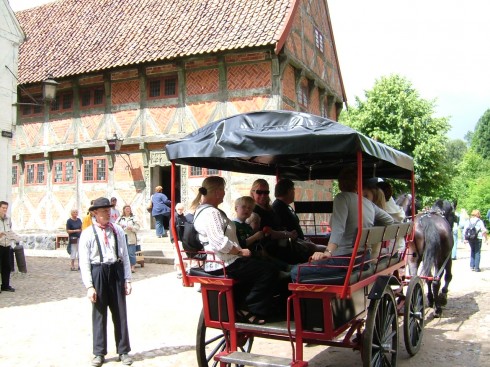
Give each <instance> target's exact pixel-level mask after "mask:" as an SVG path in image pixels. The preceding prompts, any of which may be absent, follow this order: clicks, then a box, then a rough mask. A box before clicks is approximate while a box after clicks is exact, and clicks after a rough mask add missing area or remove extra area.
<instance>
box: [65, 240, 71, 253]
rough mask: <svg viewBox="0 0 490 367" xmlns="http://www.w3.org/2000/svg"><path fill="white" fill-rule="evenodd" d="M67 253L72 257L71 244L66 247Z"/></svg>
mask: <svg viewBox="0 0 490 367" xmlns="http://www.w3.org/2000/svg"><path fill="white" fill-rule="evenodd" d="M66 252H68V255H71V243H69V244H68V246H66Z"/></svg>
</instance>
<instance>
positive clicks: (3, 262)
mask: <svg viewBox="0 0 490 367" xmlns="http://www.w3.org/2000/svg"><path fill="white" fill-rule="evenodd" d="M8 208H9V203H7V202H6V201H0V266H1V267H2V286H1V288H0V289H1V291H2V292H15V289H14V288H13V287H12V286H10V248H11V242H12V240H13V239H14V237H15V238H17V235H16V234H15V233H13V232H12V222H11V221H10V218H9V217H7V210H8Z"/></svg>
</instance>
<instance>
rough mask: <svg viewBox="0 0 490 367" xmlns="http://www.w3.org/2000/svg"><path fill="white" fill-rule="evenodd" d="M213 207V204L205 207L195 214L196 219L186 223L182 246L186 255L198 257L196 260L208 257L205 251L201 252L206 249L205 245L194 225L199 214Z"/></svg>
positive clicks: (193, 257)
mask: <svg viewBox="0 0 490 367" xmlns="http://www.w3.org/2000/svg"><path fill="white" fill-rule="evenodd" d="M212 207H213V206H212V205H209V206H206V207H204V208H203V209H201V210H200V211H199V212H198V213H197V214H196V215H195V217H194V220H193V221H192V222H185V223H184V234H183V235H182V247H183V248H184V251H185V253H186V255H187V256H188V257H189V258H191V259H196V260H205V259H206V256H207V255H206V254H205V253H199V251H204V245H203V244H202V242H201V241H199V234H198V233H197V231H196V228H195V227H194V222H195V221H196V219H197V217H198V216H199V214H201V213H202V212H203V211H204V210H206V209H207V208H212ZM218 210H219V209H218ZM220 211H221V210H220ZM222 213H223V212H222ZM225 231H226V227H225Z"/></svg>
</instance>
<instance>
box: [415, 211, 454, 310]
mask: <svg viewBox="0 0 490 367" xmlns="http://www.w3.org/2000/svg"><path fill="white" fill-rule="evenodd" d="M434 208H435V207H433V209H432V210H430V211H427V212H422V213H419V214H417V215H416V216H415V237H414V242H413V243H412V244H411V246H410V247H411V252H412V254H413V256H411V257H410V259H409V270H410V274H411V275H412V276H414V275H416V274H417V270H418V268H419V265H420V263H421V262H423V266H422V270H421V274H420V275H421V276H422V277H427V278H426V279H427V286H428V294H427V299H428V301H429V307H434V306H435V314H434V316H435V317H440V315H441V313H442V306H445V305H446V303H447V293H448V287H449V283H450V282H451V279H452V273H451V267H452V259H451V251H452V248H453V245H454V243H453V235H452V227H451V226H450V224H449V222H448V220H447V219H446V218H445V216H444V215H443V213H442V212H441V211H440V210H434ZM446 214H449V213H446ZM432 269H434V272H433V273H432ZM443 273H444V287H443V288H442V290H441V292H440V293H439V290H440V287H441V278H442V275H443ZM432 274H434V277H432Z"/></svg>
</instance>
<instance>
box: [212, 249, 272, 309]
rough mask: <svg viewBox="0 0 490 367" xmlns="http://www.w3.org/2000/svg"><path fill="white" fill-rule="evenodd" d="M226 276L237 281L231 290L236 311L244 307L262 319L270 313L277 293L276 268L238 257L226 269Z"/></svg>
mask: <svg viewBox="0 0 490 367" xmlns="http://www.w3.org/2000/svg"><path fill="white" fill-rule="evenodd" d="M222 272H223V271H222V270H218V271H215V272H211V273H212V274H219V273H222ZM226 274H227V275H228V276H229V277H230V278H233V279H236V280H239V283H238V284H237V285H236V286H235V288H234V289H233V293H234V298H235V302H236V304H237V305H236V307H237V309H239V308H240V307H242V306H243V305H245V307H246V308H248V310H249V311H250V312H252V313H253V314H255V315H258V316H262V317H263V316H268V315H270V314H271V313H272V311H273V310H272V299H273V296H274V295H275V294H276V292H277V279H278V277H277V274H278V273H277V268H276V267H274V266H273V265H272V264H271V263H270V262H267V261H264V260H261V259H257V258H253V257H240V258H238V259H237V260H235V261H234V262H233V264H231V265H229V266H227V267H226Z"/></svg>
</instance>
